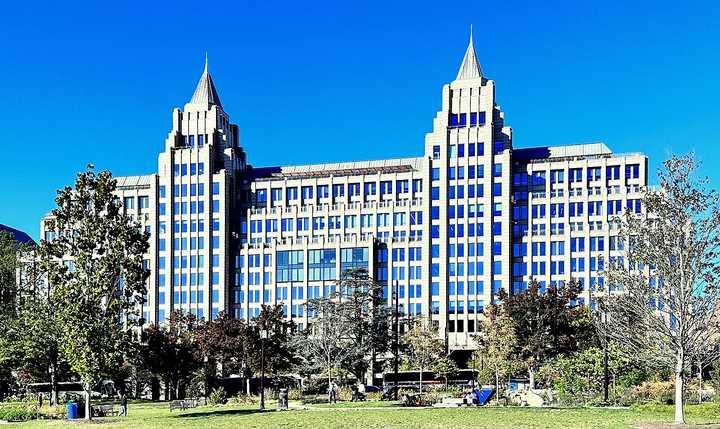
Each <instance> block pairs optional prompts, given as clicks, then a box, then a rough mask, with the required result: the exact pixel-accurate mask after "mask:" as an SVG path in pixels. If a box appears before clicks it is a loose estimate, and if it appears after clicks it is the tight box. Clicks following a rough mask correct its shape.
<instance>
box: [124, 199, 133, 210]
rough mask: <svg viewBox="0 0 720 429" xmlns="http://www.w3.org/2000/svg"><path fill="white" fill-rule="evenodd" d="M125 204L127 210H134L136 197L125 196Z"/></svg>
mask: <svg viewBox="0 0 720 429" xmlns="http://www.w3.org/2000/svg"><path fill="white" fill-rule="evenodd" d="M123 206H124V207H125V209H126V210H132V209H134V208H135V197H125V199H123Z"/></svg>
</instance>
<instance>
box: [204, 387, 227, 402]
mask: <svg viewBox="0 0 720 429" xmlns="http://www.w3.org/2000/svg"><path fill="white" fill-rule="evenodd" d="M207 400H208V404H210V405H212V406H217V405H223V404H225V403H227V397H226V396H225V389H223V388H222V387H218V388H216V389H213V391H212V392H210V394H209V395H208V398H207Z"/></svg>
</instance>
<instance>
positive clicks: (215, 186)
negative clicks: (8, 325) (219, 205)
mask: <svg viewBox="0 0 720 429" xmlns="http://www.w3.org/2000/svg"><path fill="white" fill-rule="evenodd" d="M212 194H213V195H220V183H219V182H213V183H212Z"/></svg>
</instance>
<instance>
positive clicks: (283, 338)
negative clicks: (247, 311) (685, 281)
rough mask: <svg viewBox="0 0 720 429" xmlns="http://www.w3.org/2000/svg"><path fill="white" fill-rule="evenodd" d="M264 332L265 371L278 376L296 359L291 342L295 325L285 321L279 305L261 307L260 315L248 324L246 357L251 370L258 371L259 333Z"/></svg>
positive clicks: (295, 361) (293, 363)
mask: <svg viewBox="0 0 720 429" xmlns="http://www.w3.org/2000/svg"><path fill="white" fill-rule="evenodd" d="M261 330H266V331H267V332H268V337H267V338H266V339H264V340H262V341H264V343H265V344H264V347H265V370H266V371H267V372H269V373H271V374H278V373H280V372H283V371H287V370H289V369H290V368H291V367H293V366H294V365H295V364H296V363H297V362H298V358H297V355H296V353H295V348H294V345H293V342H292V335H293V332H294V331H295V323H294V322H292V321H290V320H287V319H285V313H284V312H283V308H282V306H280V305H263V306H262V307H261V308H260V314H259V315H258V316H257V317H255V318H253V319H252V321H251V322H250V329H249V330H248V336H247V339H246V341H247V343H248V347H247V350H248V356H249V358H250V360H251V362H252V365H251V368H252V369H253V370H254V371H255V372H258V371H259V370H260V364H261V362H260V358H261V356H260V341H261V340H260V331H261Z"/></svg>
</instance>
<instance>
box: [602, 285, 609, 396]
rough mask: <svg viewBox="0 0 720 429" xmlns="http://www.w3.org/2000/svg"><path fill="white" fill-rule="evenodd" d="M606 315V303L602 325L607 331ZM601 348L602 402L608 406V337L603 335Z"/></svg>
mask: <svg viewBox="0 0 720 429" xmlns="http://www.w3.org/2000/svg"><path fill="white" fill-rule="evenodd" d="M607 295H608V297H607V299H608V300H609V299H610V287H609V286H608V291H607ZM607 323H608V313H607V302H606V303H605V304H604V305H603V324H604V325H605V327H604V328H605V329H606V330H607ZM603 345H604V347H603V402H604V403H605V405H608V403H609V399H610V371H609V368H608V336H607V332H606V333H605V341H604V344H603Z"/></svg>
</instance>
